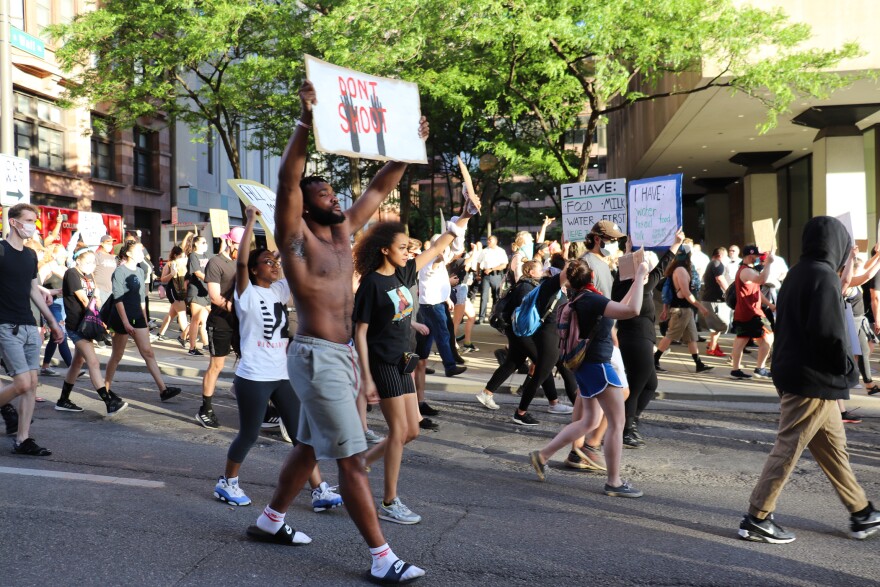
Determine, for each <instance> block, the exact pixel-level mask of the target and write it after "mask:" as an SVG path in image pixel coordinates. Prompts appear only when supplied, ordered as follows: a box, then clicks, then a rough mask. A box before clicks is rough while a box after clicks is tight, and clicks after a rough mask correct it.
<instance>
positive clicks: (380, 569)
mask: <svg viewBox="0 0 880 587" xmlns="http://www.w3.org/2000/svg"><path fill="white" fill-rule="evenodd" d="M370 554H371V555H373V567H372V568H371V569H370V573H371V574H372V575H373V576H374V577H379V578H382V577H385V573H387V572H388V569H390V568H391V567H392V565H394V563H396V562H397V561H399V560H400V559H399V558H397V555H396V554H394V551H393V550H391V547H390V546H388V544H387V543H385V544H383V545H382V546H379V547H378V548H371V549H370ZM401 562H403V561H401ZM424 574H425V571H424V569H420V568H419V567H417V566H415V565H412V566H410V567H409V568H408V569H407V570H406V572H405V573H404V574H403V575H401V577H400V580H401V581H409V580H411V579H415V578H416V577H422V576H424Z"/></svg>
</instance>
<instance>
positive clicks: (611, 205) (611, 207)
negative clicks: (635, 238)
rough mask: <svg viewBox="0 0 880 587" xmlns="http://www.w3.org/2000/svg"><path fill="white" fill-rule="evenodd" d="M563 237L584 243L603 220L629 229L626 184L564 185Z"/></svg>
mask: <svg viewBox="0 0 880 587" xmlns="http://www.w3.org/2000/svg"><path fill="white" fill-rule="evenodd" d="M561 191H562V198H561V200H562V201H561V204H562V237H563V238H564V239H565V240H567V241H568V242H577V241H582V240H584V239H585V238H586V236H587V235H588V234H590V229H591V228H593V226H594V225H595V224H596V223H597V222H599V221H600V220H610V221H611V222H613V223H615V224H617V225H618V226H622V227H625V226H626V216H627V214H626V180H625V179H607V180H602V181H587V182H583V183H567V184H563V185H562V189H561Z"/></svg>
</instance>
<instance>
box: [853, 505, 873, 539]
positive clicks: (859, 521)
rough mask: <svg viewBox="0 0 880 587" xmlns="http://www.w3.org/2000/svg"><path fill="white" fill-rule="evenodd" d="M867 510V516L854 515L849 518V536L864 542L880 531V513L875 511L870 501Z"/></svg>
mask: <svg viewBox="0 0 880 587" xmlns="http://www.w3.org/2000/svg"><path fill="white" fill-rule="evenodd" d="M867 509H868V513H866V514H861V515H859V514H853V515H851V516H850V517H849V535H850V536H852V537H853V538H855V539H856V540H864V539H865V538H867V537H868V536H870V535H871V534H874V533H876V532H877V531H878V530H880V512H878V511H877V510H875V509H874V505H873V504H872V503H871V502H870V501H869V502H868V508H867Z"/></svg>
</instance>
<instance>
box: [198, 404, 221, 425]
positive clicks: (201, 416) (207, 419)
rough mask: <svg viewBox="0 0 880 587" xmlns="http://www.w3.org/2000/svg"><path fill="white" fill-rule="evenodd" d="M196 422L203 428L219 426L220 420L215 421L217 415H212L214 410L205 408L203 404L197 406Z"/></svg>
mask: <svg viewBox="0 0 880 587" xmlns="http://www.w3.org/2000/svg"><path fill="white" fill-rule="evenodd" d="M196 422H198V423H199V424H201V425H202V426H204V427H205V428H220V422H218V421H217V416H215V415H214V410H206V409H205V406H202V407H200V408H199V411H198V413H197V414H196Z"/></svg>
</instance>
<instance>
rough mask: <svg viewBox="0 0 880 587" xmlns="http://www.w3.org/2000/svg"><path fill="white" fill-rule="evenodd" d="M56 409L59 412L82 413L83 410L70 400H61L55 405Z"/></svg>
mask: <svg viewBox="0 0 880 587" xmlns="http://www.w3.org/2000/svg"><path fill="white" fill-rule="evenodd" d="M55 409H56V410H58V411H59V412H82V411H83V409H82V408H81V407H79V406H78V405H76V404H75V403H73V402H72V401H70V400H69V399H59V400H58V401H57V402H56V403H55Z"/></svg>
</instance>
